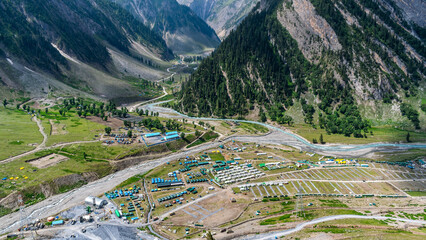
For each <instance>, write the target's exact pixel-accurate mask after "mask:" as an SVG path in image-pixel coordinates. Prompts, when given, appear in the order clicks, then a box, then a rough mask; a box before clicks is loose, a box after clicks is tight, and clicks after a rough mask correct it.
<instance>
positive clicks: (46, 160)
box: [29, 153, 69, 168]
mask: <svg viewBox="0 0 426 240" xmlns="http://www.w3.org/2000/svg"><path fill="white" fill-rule="evenodd" d="M68 159H69V158H68V157H65V156H62V155H59V154H56V153H53V154H50V155H47V156H45V157H42V158H39V159H36V160H34V161H31V160H30V161H29V163H30V164H31V165H33V166H34V167H36V168H47V167H50V166H54V165H56V164H58V163H60V162H63V161H66V160H68Z"/></svg>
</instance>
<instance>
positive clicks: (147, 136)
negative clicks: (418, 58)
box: [145, 133, 161, 138]
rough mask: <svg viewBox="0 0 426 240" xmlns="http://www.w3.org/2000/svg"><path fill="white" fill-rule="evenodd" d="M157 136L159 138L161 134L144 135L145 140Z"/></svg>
mask: <svg viewBox="0 0 426 240" xmlns="http://www.w3.org/2000/svg"><path fill="white" fill-rule="evenodd" d="M159 136H161V133H147V134H145V137H146V138H150V137H159Z"/></svg>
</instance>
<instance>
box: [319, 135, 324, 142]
mask: <svg viewBox="0 0 426 240" xmlns="http://www.w3.org/2000/svg"><path fill="white" fill-rule="evenodd" d="M319 141H320V143H321V144H324V143H325V142H324V137H323V136H322V133H321V135H320V138H319Z"/></svg>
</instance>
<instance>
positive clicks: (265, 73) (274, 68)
mask: <svg viewBox="0 0 426 240" xmlns="http://www.w3.org/2000/svg"><path fill="white" fill-rule="evenodd" d="M360 2H361V4H364V7H369V8H372V9H373V10H372V12H374V13H376V14H377V15H378V16H381V15H383V14H384V15H386V14H387V12H386V11H385V10H383V9H382V8H379V7H378V6H377V5H374V4H373V3H371V0H364V1H360ZM367 2H368V3H369V4H367ZM311 3H312V5H313V6H314V7H315V10H316V12H317V14H318V15H320V16H321V17H323V18H324V19H325V20H326V21H327V22H328V23H329V24H330V26H331V27H332V28H333V30H334V31H335V33H336V35H337V36H338V40H339V43H340V44H341V45H342V50H340V51H337V52H336V51H335V52H332V51H330V50H324V51H323V52H322V54H321V56H320V57H319V60H318V63H312V62H310V61H308V60H307V59H306V58H305V57H304V55H303V54H302V52H301V50H299V48H298V45H297V42H296V41H295V40H294V39H293V38H292V36H291V35H290V33H289V32H288V31H287V29H285V28H284V27H283V26H282V24H281V23H280V22H279V21H278V19H277V11H280V9H282V8H283V7H287V8H289V9H291V8H292V6H291V4H292V2H291V1H287V0H285V1H284V0H269V1H263V2H262V4H259V5H258V6H257V7H256V8H255V9H254V11H253V12H252V13H251V14H249V16H248V17H247V18H246V19H245V20H244V21H243V22H242V23H241V25H240V26H239V27H238V28H237V29H236V30H235V31H233V32H231V34H230V35H229V36H228V38H226V39H225V40H224V41H223V43H222V44H221V45H220V46H219V48H218V49H217V50H216V51H215V52H214V53H213V54H212V56H210V57H208V58H206V59H205V60H204V61H203V62H202V64H201V65H200V66H199V68H198V70H197V71H196V72H195V73H194V74H193V75H192V76H191V77H190V79H189V80H188V81H187V82H185V83H184V84H183V86H182V91H181V92H180V93H179V96H178V98H179V103H178V104H176V105H175V108H176V109H177V110H179V111H183V112H186V113H188V114H192V115H198V116H217V117H222V118H224V117H240V118H243V117H244V116H246V115H247V114H248V113H249V112H250V111H258V112H259V120H261V121H266V120H267V119H268V118H269V119H271V120H272V121H277V122H279V123H291V122H292V119H291V117H289V116H288V115H287V114H286V110H287V109H288V108H289V107H291V106H293V105H294V103H295V102H300V104H301V105H302V112H303V114H304V117H305V119H304V121H305V122H306V123H308V124H312V125H313V126H315V125H316V122H315V121H314V114H316V113H317V114H318V116H319V117H318V122H317V123H318V125H319V127H321V128H325V129H326V130H327V132H328V133H339V134H344V135H346V136H351V135H353V136H355V137H364V136H366V133H367V132H368V129H369V127H370V125H371V124H370V123H369V122H368V121H367V120H365V119H363V118H362V116H361V114H360V112H359V109H358V106H357V105H358V104H357V99H356V96H354V94H355V92H354V88H353V82H351V81H353V80H351V78H350V76H349V73H350V72H351V71H352V72H354V75H355V77H356V78H357V80H358V81H361V82H362V83H363V84H365V85H367V86H370V87H372V88H373V89H376V90H377V92H378V94H377V93H376V94H375V95H373V94H372V93H371V94H370V96H369V98H372V99H377V100H383V101H384V102H392V101H401V100H402V99H399V98H398V97H397V95H396V93H397V92H399V91H402V92H404V93H405V96H414V95H416V94H418V93H417V91H418V86H419V83H420V81H424V74H425V67H424V65H423V64H422V63H421V62H418V61H417V60H415V59H414V58H413V57H412V56H411V55H410V54H409V53H408V52H407V51H406V47H405V46H404V44H405V42H404V40H405V41H406V42H410V41H411V42H413V48H414V49H418V54H420V55H421V56H423V54H424V52H423V51H424V44H423V43H422V42H420V40H418V39H417V38H415V37H414V38H415V39H413V37H412V36H411V35H409V33H401V34H400V35H395V34H394V33H393V32H392V31H391V30H389V29H388V28H387V27H385V26H383V25H382V24H379V23H378V22H377V21H376V20H375V19H374V18H373V17H372V16H371V15H369V14H367V13H366V12H365V11H364V9H363V7H361V6H360V5H359V4H357V3H355V2H354V1H351V0H342V1H333V0H311ZM336 4H339V8H341V9H345V10H346V11H348V12H349V13H350V14H351V15H352V16H355V17H356V19H357V21H358V24H359V26H355V25H348V24H347V23H346V20H345V18H344V16H343V15H342V12H341V11H339V10H338V9H337V7H336V6H337V5H336ZM384 21H385V22H386V21H389V24H388V25H390V26H393V25H394V24H396V23H395V22H394V21H393V20H392V19H390V18H389V17H388V18H385V19H384ZM391 22H392V23H391ZM398 26H399V25H398ZM402 30H403V29H402ZM402 30H401V29H399V30H394V31H395V32H398V31H402ZM404 31H405V30H404ZM407 34H408V35H409V36H408V35H407ZM410 36H411V37H410ZM372 51H374V52H375V53H377V55H378V56H379V57H380V58H381V59H382V60H383V61H384V62H385V64H386V66H387V68H388V71H389V73H387V74H384V73H383V70H381V69H380V66H379V64H378V63H377V62H376V61H375V59H374V57H373V54H372ZM389 54H392V55H393V56H397V57H399V59H401V61H402V62H403V63H404V65H405V66H406V73H405V72H404V71H402V70H401V69H400V66H398V65H397V64H396V63H395V62H394V61H393V60H392V58H390V57H389ZM378 78H382V79H385V80H386V82H388V83H389V84H380V83H379V82H378V81H377V79H378ZM382 82H383V80H382ZM307 94H313V95H314V96H315V98H316V99H317V101H316V102H315V103H308V102H307V101H306V100H305V99H304V98H305V96H306V95H307ZM403 109H404V108H402V109H401V111H402V114H403V115H407V116H408V118H409V119H410V120H412V121H413V119H414V121H413V123H414V125H415V126H416V127H417V126H418V125H417V124H416V120H415V117H411V116H413V115H415V114H414V113H413V111H414V112H415V111H416V110H415V109H413V108H410V110H407V111H404V110H403Z"/></svg>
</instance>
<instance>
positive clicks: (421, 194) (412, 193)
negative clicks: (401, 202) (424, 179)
mask: <svg viewBox="0 0 426 240" xmlns="http://www.w3.org/2000/svg"><path fill="white" fill-rule="evenodd" d="M407 193H408V194H409V195H410V196H412V197H425V196H426V192H423V191H407Z"/></svg>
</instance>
